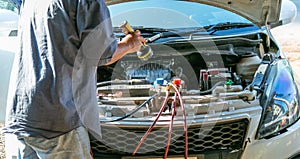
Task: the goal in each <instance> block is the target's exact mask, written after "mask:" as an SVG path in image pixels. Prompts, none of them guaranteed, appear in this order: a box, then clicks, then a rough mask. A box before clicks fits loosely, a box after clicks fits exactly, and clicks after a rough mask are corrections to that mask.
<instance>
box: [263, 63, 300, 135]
mask: <svg viewBox="0 0 300 159" xmlns="http://www.w3.org/2000/svg"><path fill="white" fill-rule="evenodd" d="M281 64H282V63H281ZM279 65H280V64H279ZM276 68H277V69H276ZM278 68H281V69H278ZM282 68H283V69H282ZM273 69H274V70H275V71H276V73H275V71H274V70H272V71H274V72H271V73H274V74H276V76H275V78H274V77H271V76H270V80H269V86H268V88H267V91H266V92H265V93H266V94H270V96H267V99H268V100H266V104H265V108H264V112H263V114H262V120H261V123H260V127H259V130H258V134H257V135H258V138H265V137H272V136H275V135H278V134H280V133H283V132H284V131H285V130H286V128H287V127H288V126H290V125H292V124H293V123H295V122H296V121H297V120H298V118H299V108H298V100H299V97H298V96H299V95H298V89H297V86H296V84H295V82H294V79H293V76H292V74H291V72H290V70H289V67H284V66H282V65H281V66H278V67H275V68H273ZM272 78H273V79H272Z"/></svg>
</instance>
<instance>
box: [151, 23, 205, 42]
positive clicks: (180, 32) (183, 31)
mask: <svg viewBox="0 0 300 159" xmlns="http://www.w3.org/2000/svg"><path fill="white" fill-rule="evenodd" d="M197 32H206V30H205V29H204V28H202V27H200V28H199V27H197V28H176V29H172V30H166V31H164V32H161V33H158V34H156V35H154V36H152V37H150V38H148V39H147V40H146V42H148V43H152V42H154V41H156V40H159V39H161V38H169V37H183V36H190V35H191V34H193V33H197Z"/></svg>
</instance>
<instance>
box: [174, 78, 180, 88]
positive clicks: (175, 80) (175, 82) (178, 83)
mask: <svg viewBox="0 0 300 159" xmlns="http://www.w3.org/2000/svg"><path fill="white" fill-rule="evenodd" d="M173 84H175V85H177V86H178V85H180V84H181V79H179V78H175V79H174V80H173Z"/></svg>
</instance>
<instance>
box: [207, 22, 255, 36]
mask: <svg viewBox="0 0 300 159" xmlns="http://www.w3.org/2000/svg"><path fill="white" fill-rule="evenodd" d="M253 26H255V25H254V24H251V23H231V22H225V23H217V24H214V25H209V26H206V27H204V28H206V29H207V32H208V33H209V35H212V34H214V33H215V32H217V31H219V30H229V29H238V28H246V27H253Z"/></svg>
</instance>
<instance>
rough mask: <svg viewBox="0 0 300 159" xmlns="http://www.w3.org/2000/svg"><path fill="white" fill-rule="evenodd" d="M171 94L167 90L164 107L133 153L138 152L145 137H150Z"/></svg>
mask: <svg viewBox="0 0 300 159" xmlns="http://www.w3.org/2000/svg"><path fill="white" fill-rule="evenodd" d="M169 94H170V93H169V91H167V92H166V97H165V100H164V102H163V104H162V107H161V108H160V110H159V112H158V114H157V115H156V118H155V120H154V121H153V123H152V125H151V126H150V127H149V129H148V130H147V132H146V133H145V134H144V136H143V137H142V138H141V140H140V142H139V143H138V145H137V146H136V148H135V149H134V151H133V152H132V155H135V154H136V152H137V150H138V149H139V148H140V146H141V145H142V143H143V142H144V141H145V139H146V138H147V137H148V135H149V134H150V132H151V131H152V129H153V128H154V125H155V124H156V122H157V120H158V118H159V117H160V116H161V114H162V112H163V111H164V110H165V107H166V105H167V102H168V100H169Z"/></svg>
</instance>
